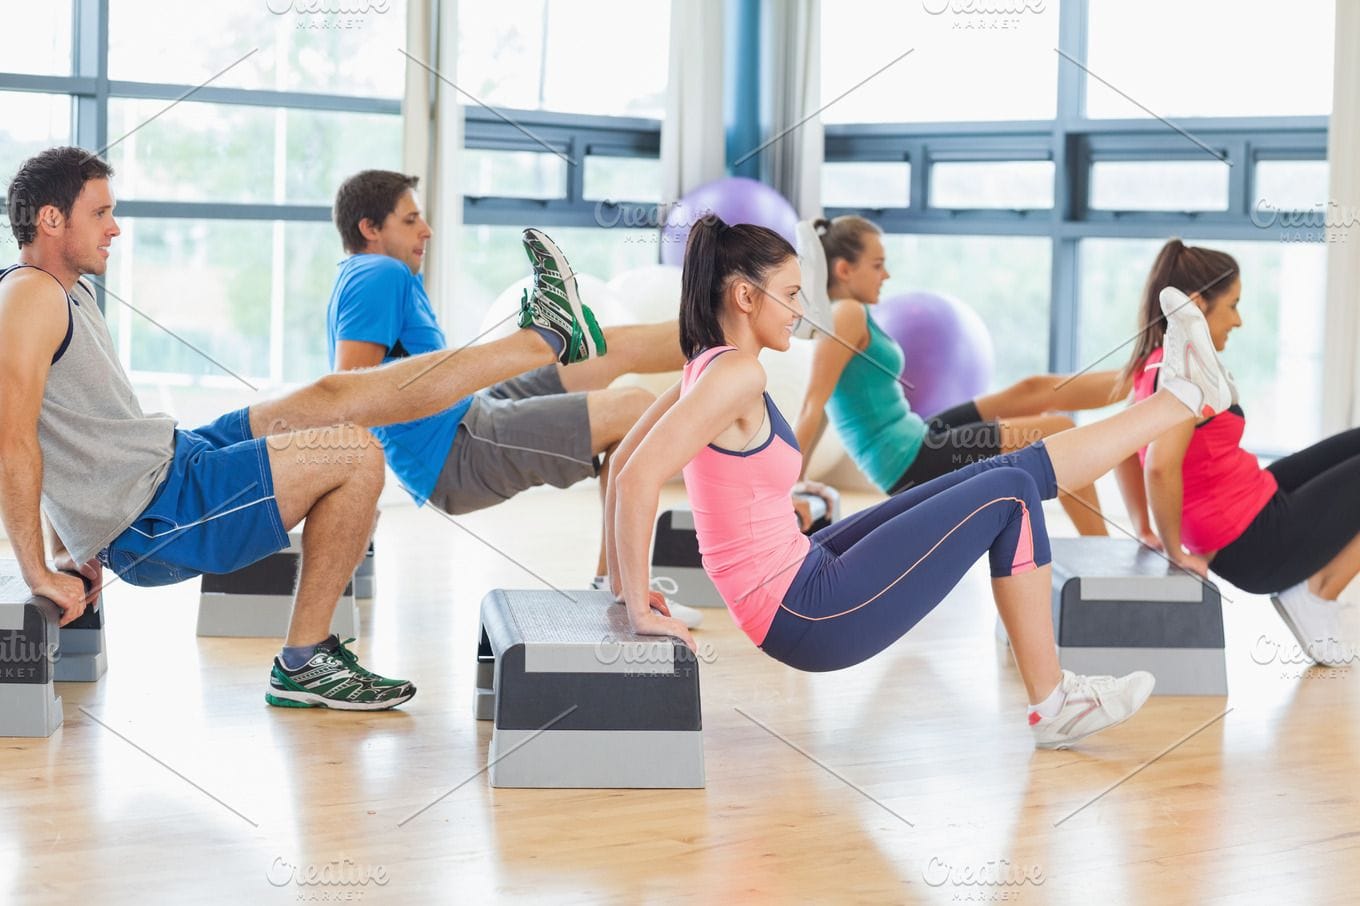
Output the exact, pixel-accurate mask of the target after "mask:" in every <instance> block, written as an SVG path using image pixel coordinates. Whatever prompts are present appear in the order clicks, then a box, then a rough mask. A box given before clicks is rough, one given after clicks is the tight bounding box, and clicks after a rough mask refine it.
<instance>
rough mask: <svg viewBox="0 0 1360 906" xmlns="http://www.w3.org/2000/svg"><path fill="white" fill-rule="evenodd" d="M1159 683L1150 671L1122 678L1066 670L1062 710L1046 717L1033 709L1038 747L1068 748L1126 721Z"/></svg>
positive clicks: (1030, 720) (1031, 722)
mask: <svg viewBox="0 0 1360 906" xmlns="http://www.w3.org/2000/svg"><path fill="white" fill-rule="evenodd" d="M1156 682H1157V681H1156V680H1155V679H1153V677H1152V674H1151V673H1148V672H1147V671H1146V670H1135V671H1134V672H1133V673H1130V674H1129V675H1128V676H1121V677H1118V678H1115V677H1113V676H1080V675H1078V674H1076V673H1073V672H1072V671H1070V670H1064V671H1063V672H1062V689H1063V692H1064V693H1065V694H1066V699H1065V700H1064V701H1063V706H1062V708H1061V709H1060V710H1059V711H1058V713H1057V714H1056V715H1055V716H1053V717H1050V718H1042V717H1040V716H1039V714H1038V712H1034V711H1031V712H1030V715H1029V728H1030V729H1031V730H1033V731H1034V747H1035V748H1037V749H1066V748H1069V747H1070V746H1071V745H1072V744H1073V743H1076V742H1080V741H1081V740H1083V739H1085V738H1086V737H1088V736H1090V735H1091V734H1092V733H1099V732H1100V731H1101V730H1105V729H1108V728H1110V727H1113V726H1115V725H1116V724H1122V723H1123V722H1124V721H1126V720H1128V719H1129V718H1130V717H1132V716H1133V715H1134V712H1136V711H1137V710H1138V709H1139V708H1141V707H1143V702H1145V701H1147V699H1148V696H1149V695H1151V694H1152V687H1153V686H1154V685H1155V684H1156Z"/></svg>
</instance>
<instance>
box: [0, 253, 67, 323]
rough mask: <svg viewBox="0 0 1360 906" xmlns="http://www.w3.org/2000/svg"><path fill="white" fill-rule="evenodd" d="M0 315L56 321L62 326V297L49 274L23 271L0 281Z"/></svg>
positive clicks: (64, 297)
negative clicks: (53, 319)
mask: <svg viewBox="0 0 1360 906" xmlns="http://www.w3.org/2000/svg"><path fill="white" fill-rule="evenodd" d="M0 311H3V312H6V313H9V312H13V313H15V314H20V313H22V315H23V316H24V318H25V319H28V318H39V319H43V318H44V317H46V318H55V317H60V319H61V322H62V326H63V327H65V324H66V293H65V292H64V291H63V290H62V288H61V284H60V283H58V282H57V281H56V280H54V279H53V278H52V275H51V274H46V273H43V272H42V271H40V270H38V269H36V268H32V267H24V268H20V269H19V270H17V271H15V272H14V273H12V274H10V275H9V276H8V277H6V278H5V279H4V280H0Z"/></svg>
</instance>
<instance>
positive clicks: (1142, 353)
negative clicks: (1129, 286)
mask: <svg viewBox="0 0 1360 906" xmlns="http://www.w3.org/2000/svg"><path fill="white" fill-rule="evenodd" d="M1238 275H1239V270H1238V266H1237V261H1236V260H1235V259H1234V258H1233V256H1232V255H1229V254H1228V253H1227V252H1220V251H1217V250H1215V249H1209V248H1204V247H1202V246H1195V245H1186V244H1185V243H1184V242H1182V241H1181V240H1179V239H1172V240H1171V241H1169V242H1167V243H1166V245H1164V246H1162V249H1161V251H1159V252H1158V253H1157V260H1155V261H1154V262H1152V270H1151V271H1150V272H1149V273H1148V277H1147V282H1146V283H1145V284H1144V285H1143V295H1142V298H1141V299H1140V301H1139V303H1138V331H1139V332H1138V335H1137V338H1136V339H1135V341H1134V344H1133V354H1132V355H1131V356H1129V361H1128V363H1127V364H1125V366H1124V370H1123V372H1122V373H1121V374H1120V384H1121V385H1123V384H1125V383H1126V382H1128V381H1129V380H1131V379H1132V378H1134V377H1135V376H1137V373H1138V370H1139V369H1140V368H1142V367H1143V362H1145V361H1146V360H1147V357H1148V356H1150V355H1151V354H1152V353H1153V352H1154V351H1156V350H1157V349H1158V348H1159V347H1161V345H1162V340H1163V338H1164V337H1165V336H1166V316H1165V315H1163V314H1162V304H1161V294H1162V290H1163V289H1165V288H1166V287H1168V286H1174V287H1175V288H1176V289H1178V290H1180V291H1181V292H1183V293H1185V294H1186V295H1187V296H1191V295H1194V294H1195V293H1199V296H1200V298H1201V299H1203V300H1204V302H1205V304H1206V305H1207V306H1209V307H1210V308H1213V305H1214V300H1215V299H1217V298H1218V297H1219V295H1221V294H1222V293H1223V292H1225V291H1226V290H1227V289H1228V288H1229V287H1231V286H1232V285H1233V283H1234V282H1235V281H1236V280H1237V277H1238Z"/></svg>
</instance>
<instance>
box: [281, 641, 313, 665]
mask: <svg viewBox="0 0 1360 906" xmlns="http://www.w3.org/2000/svg"><path fill="white" fill-rule="evenodd" d="M315 653H316V645H294V646H291V647H290V646H288V645H284V646H283V650H282V651H280V652H279V660H281V661H283V666H285V667H287V668H288V669H289V670H296V669H297V668H299V667H301V666H302V665H303V664H305V663H307V662H308V661H309V660H311V659H312V655H313V654H315Z"/></svg>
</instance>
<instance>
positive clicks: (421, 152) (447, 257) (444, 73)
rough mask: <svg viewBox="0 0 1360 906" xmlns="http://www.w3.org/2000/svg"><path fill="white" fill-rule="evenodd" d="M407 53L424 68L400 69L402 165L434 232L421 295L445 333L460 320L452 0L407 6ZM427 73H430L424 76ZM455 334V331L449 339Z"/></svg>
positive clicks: (458, 104)
mask: <svg viewBox="0 0 1360 906" xmlns="http://www.w3.org/2000/svg"><path fill="white" fill-rule="evenodd" d="M406 38H407V52H408V53H409V54H410V55H411V56H412V57H415V58H416V59H418V60H421V61H422V62H424V63H425V64H427V65H428V67H429V69H427V68H425V66H422V65H420V64H419V63H415V62H411V61H410V60H408V61H407V63H406V99H405V101H404V102H403V103H402V120H403V143H402V166H403V167H405V169H406V172H407V173H415V174H417V175H418V176H420V196H421V201H422V202H423V203H424V206H425V216H426V219H427V220H429V222H430V226H431V228H432V229H433V230H434V238H433V239H432V240H431V242H430V245H429V248H428V249H427V250H426V255H425V267H424V274H425V289H426V291H427V292H428V293H429V295H430V302H431V303H432V304H433V305H434V309H435V314H436V315H438V317H439V320H440V322H441V323H442V324H444V325H445V327H446V329H448V327H449V326H451V325H458V324H461V323H463V322H464V321H466V320H467V318H466V317H460V315H465V314H466V313H465V312H462V311H461V310H460V309H459V307H458V300H457V293H456V291H455V286H456V284H457V270H456V268H457V262H458V242H459V237H460V235H461V233H462V229H463V192H462V188H461V185H460V182H459V171H460V166H461V160H462V150H463V104H462V98H460V97H459V95H458V92H457V91H456V90H455V89H454V88H453V86H452V85H451V84H450V83H451V82H455V81H456V80H457V78H458V0H440V2H438V3H436V2H434V0H411V3H410V9H409V12H408V18H407V26H406ZM431 69H432V70H434V72H435V73H437V75H435V74H432V73H431V72H430V70H431ZM454 333H459V332H458V331H456V330H452V331H450V334H451V339H454V340H456V339H458V338H455V337H452V334H454Z"/></svg>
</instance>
